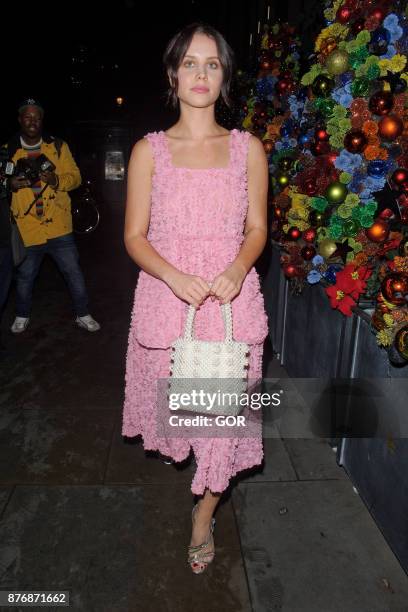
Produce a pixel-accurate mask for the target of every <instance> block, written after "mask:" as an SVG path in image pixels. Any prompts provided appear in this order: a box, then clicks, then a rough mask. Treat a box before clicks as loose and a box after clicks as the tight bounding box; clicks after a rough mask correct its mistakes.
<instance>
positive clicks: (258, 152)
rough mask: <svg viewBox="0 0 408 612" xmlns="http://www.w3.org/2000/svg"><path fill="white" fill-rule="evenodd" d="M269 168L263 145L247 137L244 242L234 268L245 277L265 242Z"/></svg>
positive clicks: (253, 137)
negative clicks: (238, 268)
mask: <svg viewBox="0 0 408 612" xmlns="http://www.w3.org/2000/svg"><path fill="white" fill-rule="evenodd" d="M268 180H269V168H268V159H267V157H266V154H265V151H264V148H263V145H262V143H261V141H260V140H259V138H256V137H255V136H251V138H250V139H249V151H248V201H249V204H248V213H247V218H246V222H245V229H244V234H245V238H244V241H243V243H242V245H241V249H240V251H239V253H238V255H237V257H236V259H235V260H234V264H237V265H241V266H242V269H243V270H244V272H245V275H246V274H247V273H248V272H249V270H250V269H251V268H252V266H253V264H254V263H255V262H256V260H257V259H258V257H259V256H260V255H261V254H262V251H263V250H264V248H265V244H266V238H267V231H268V228H267V197H268Z"/></svg>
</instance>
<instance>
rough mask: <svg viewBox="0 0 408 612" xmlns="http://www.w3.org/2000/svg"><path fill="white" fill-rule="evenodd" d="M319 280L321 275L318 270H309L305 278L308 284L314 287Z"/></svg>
mask: <svg viewBox="0 0 408 612" xmlns="http://www.w3.org/2000/svg"><path fill="white" fill-rule="evenodd" d="M321 278H322V275H321V274H320V272H319V271H318V270H310V272H309V274H308V275H307V277H306V279H307V282H308V283H310V284H311V285H315V284H316V283H318V282H319V281H320V279H321Z"/></svg>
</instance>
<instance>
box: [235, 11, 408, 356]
mask: <svg viewBox="0 0 408 612" xmlns="http://www.w3.org/2000/svg"><path fill="white" fill-rule="evenodd" d="M406 11H407V9H406V3H403V2H402V1H401V2H400V1H399V0H335V1H334V2H333V3H332V4H331V5H330V6H328V7H327V8H326V10H325V17H326V20H327V27H325V28H324V29H323V30H322V31H321V32H320V34H319V35H318V37H317V39H316V41H315V55H314V58H313V60H312V62H313V63H312V65H311V67H310V70H309V71H308V72H307V73H306V74H305V75H304V76H303V77H302V79H301V83H300V85H297V84H296V83H295V81H294V79H293V76H292V75H290V74H286V73H284V72H282V71H281V72H276V74H275V77H276V78H278V81H275V82H274V89H275V91H274V93H273V86H272V85H271V87H270V93H271V95H272V96H273V97H274V98H275V100H274V101H273V104H274V105H275V109H276V108H278V109H279V112H275V115H274V117H270V116H268V114H266V115H265V116H263V117H261V115H260V112H259V108H258V109H257V108H255V103H254V105H253V107H252V115H250V114H249V113H248V115H247V117H246V120H245V122H246V124H247V125H246V127H249V126H250V124H249V116H250V117H251V121H252V125H254V126H255V128H256V130H255V131H257V132H258V135H260V134H259V133H260V131H261V130H262V129H263V130H264V134H263V135H262V138H263V141H264V146H265V150H266V152H267V153H268V155H269V163H270V169H271V173H272V177H273V179H272V184H273V221H272V237H273V239H274V240H275V241H276V242H278V243H279V244H280V246H281V247H282V249H283V251H284V253H283V254H282V255H281V264H282V269H283V271H284V273H285V275H286V276H287V277H288V278H289V279H290V283H291V286H292V288H293V289H294V290H297V291H301V290H302V289H303V288H304V287H305V286H306V285H313V284H315V283H317V282H321V283H322V284H323V285H325V291H326V293H327V296H328V299H329V301H330V305H331V307H332V308H336V309H338V310H339V311H340V312H342V313H343V314H344V315H346V316H351V315H352V308H353V307H355V306H356V305H363V304H365V305H366V306H367V303H369V304H371V306H373V307H374V308H373V314H372V329H373V331H374V332H375V333H376V336H377V342H378V344H379V345H380V346H383V347H386V348H387V349H391V348H392V351H389V355H390V359H392V360H393V361H394V362H395V363H401V364H405V363H408V254H407V252H408V130H407V115H408V110H407V106H408V98H407V85H408V65H407V54H408V36H407V35H408V16H407V12H406ZM265 62H267V58H266V57H265ZM267 63H268V62H267ZM268 68H270V61H269V63H268ZM264 69H265V70H266V69H267V66H266V63H265V64H264ZM275 70H277V69H276V68H275ZM281 80H282V81H283V83H280V81H281ZM282 99H283V100H284V102H283V104H282ZM248 109H249V106H248ZM255 113H256V115H257V117H256V118H255V119H256V120H255V124H254V122H253V116H254V114H255ZM259 119H261V121H259ZM245 122H244V124H245ZM265 134H266V135H267V136H266V137H265Z"/></svg>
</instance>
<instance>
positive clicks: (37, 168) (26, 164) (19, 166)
mask: <svg viewBox="0 0 408 612" xmlns="http://www.w3.org/2000/svg"><path fill="white" fill-rule="evenodd" d="M54 170H55V166H54V164H53V163H52V161H51V160H49V159H48V157H47V156H46V155H44V153H41V155H39V156H38V157H21V158H20V159H18V160H17V163H16V168H15V172H14V174H15V176H19V177H23V178H25V179H27V180H28V181H30V183H31V184H33V183H36V182H37V181H38V180H39V178H40V172H47V171H48V172H53V171H54Z"/></svg>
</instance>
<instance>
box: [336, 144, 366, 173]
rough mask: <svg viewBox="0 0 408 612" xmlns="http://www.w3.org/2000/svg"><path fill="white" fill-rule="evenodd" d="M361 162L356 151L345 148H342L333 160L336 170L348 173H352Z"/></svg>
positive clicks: (361, 159)
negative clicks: (352, 151) (351, 151)
mask: <svg viewBox="0 0 408 612" xmlns="http://www.w3.org/2000/svg"><path fill="white" fill-rule="evenodd" d="M362 164H363V158H362V157H361V155H359V154H358V153H350V152H349V151H347V150H346V149H343V150H342V151H341V152H340V155H338V156H337V157H336V160H335V162H334V166H335V168H337V169H338V170H343V172H348V173H349V174H353V173H354V171H355V170H357V169H358V168H360V167H361V166H362Z"/></svg>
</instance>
